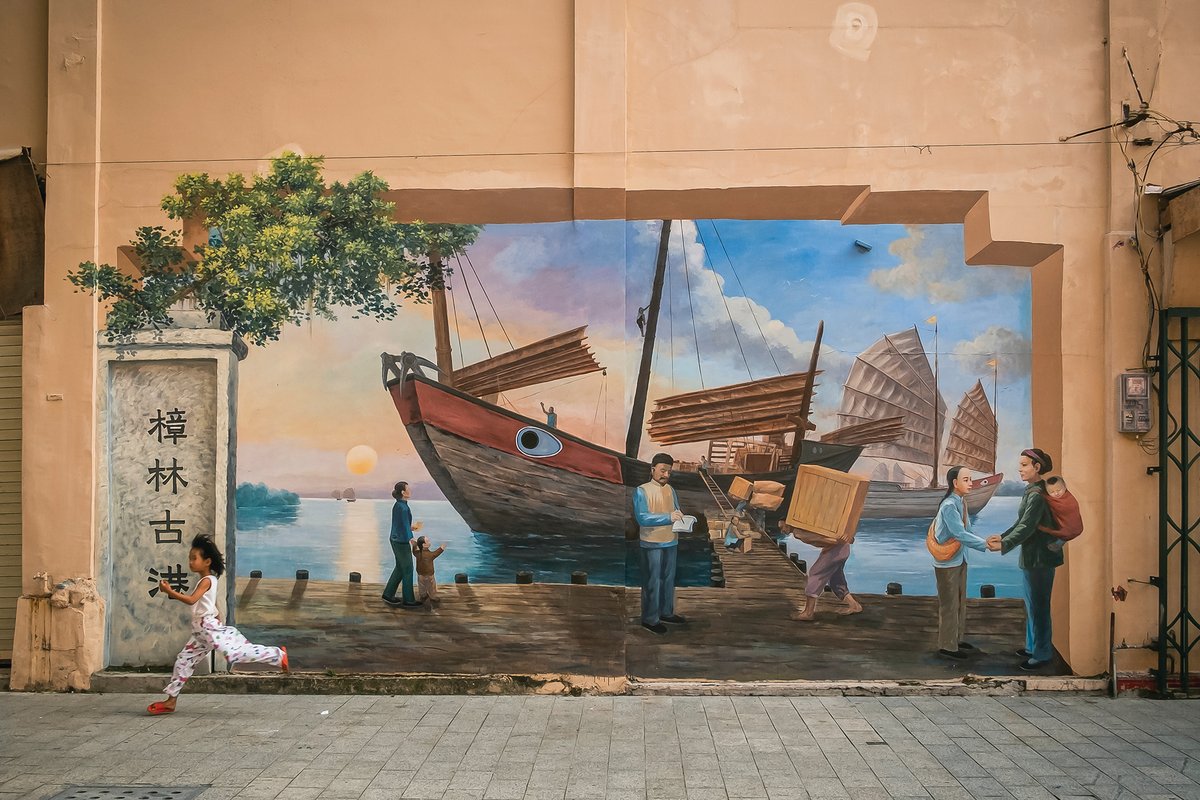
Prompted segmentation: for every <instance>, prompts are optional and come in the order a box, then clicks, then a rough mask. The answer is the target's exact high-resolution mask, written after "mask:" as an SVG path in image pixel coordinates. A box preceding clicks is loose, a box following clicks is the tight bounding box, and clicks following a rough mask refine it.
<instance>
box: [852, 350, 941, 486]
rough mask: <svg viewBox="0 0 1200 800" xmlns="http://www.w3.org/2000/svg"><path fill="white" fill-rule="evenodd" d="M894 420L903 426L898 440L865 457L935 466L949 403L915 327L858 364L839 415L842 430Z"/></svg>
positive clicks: (876, 447) (871, 450) (871, 449)
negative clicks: (939, 434) (936, 435)
mask: <svg viewBox="0 0 1200 800" xmlns="http://www.w3.org/2000/svg"><path fill="white" fill-rule="evenodd" d="M895 416H901V417H903V420H904V422H903V433H902V434H901V435H900V437H899V438H897V439H896V440H895V441H893V442H888V443H881V444H873V445H871V446H870V447H867V448H866V449H864V450H863V455H864V456H872V457H874V458H891V459H895V460H897V461H909V462H912V463H915V464H932V463H933V460H934V448H935V439H934V432H935V431H940V430H941V427H942V425H943V423H944V420H945V418H946V401H945V400H943V399H942V397H941V395H940V394H939V393H938V391H937V387H936V385H935V381H934V376H933V368H932V367H931V366H930V364H929V356H927V355H926V354H925V347H924V345H922V344H921V336H920V334H918V333H917V329H916V328H915V327H913V328H912V329H911V330H907V331H901V332H900V333H893V334H888V335H886V336H884V337H883V338H882V339H880V340H879V341H877V342H876V343H875V344H873V345H871V346H870V347H869V348H867V349H866V350H864V351H863V352H862V354H861V355H859V356H858V358H856V359H855V361H854V366H853V367H851V369H850V376H849V377H848V378H846V385H845V389H844V390H843V392H842V407H841V409H840V410H839V411H838V419H839V425H840V426H847V425H857V424H859V423H862V422H867V421H869V420H879V419H886V418H887V417H895Z"/></svg>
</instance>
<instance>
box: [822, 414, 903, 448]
mask: <svg viewBox="0 0 1200 800" xmlns="http://www.w3.org/2000/svg"><path fill="white" fill-rule="evenodd" d="M903 435H904V417H900V416H896V417H888V418H887V419H873V420H869V421H867V422H858V423H855V424H853V425H843V426H842V427H840V428H836V429H834V430H832V431H830V432H829V433H827V434H825V435H824V436H822V437H821V441H822V442H829V443H831V444H848V445H855V444H861V445H868V444H884V443H886V442H894V441H896V440H897V439H899V438H900V437H901V436H903Z"/></svg>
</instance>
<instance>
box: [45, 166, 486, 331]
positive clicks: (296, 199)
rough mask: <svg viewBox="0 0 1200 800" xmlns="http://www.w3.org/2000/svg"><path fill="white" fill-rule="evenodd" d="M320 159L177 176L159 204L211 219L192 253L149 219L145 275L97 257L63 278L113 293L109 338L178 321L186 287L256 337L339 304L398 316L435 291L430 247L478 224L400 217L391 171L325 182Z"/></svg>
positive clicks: (449, 246)
mask: <svg viewBox="0 0 1200 800" xmlns="http://www.w3.org/2000/svg"><path fill="white" fill-rule="evenodd" d="M322 163H323V159H321V158H320V157H319V156H297V155H295V154H292V153H286V154H284V155H283V156H280V157H279V158H277V159H274V160H273V161H272V162H271V169H270V170H269V172H268V173H267V174H266V175H260V176H254V177H253V178H251V179H249V180H248V179H247V178H246V177H244V176H242V175H240V174H236V173H235V174H231V175H229V176H227V177H225V178H224V179H220V178H210V177H209V176H208V175H206V174H188V175H181V176H180V177H179V178H178V179H177V180H176V182H175V191H174V192H173V193H172V194H170V195H168V196H167V197H165V198H164V199H163V202H162V208H163V210H164V211H166V212H167V215H168V217H170V218H171V219H174V220H190V219H201V220H203V222H204V224H205V225H206V227H207V228H208V231H209V236H208V241H207V243H205V244H202V245H197V246H196V247H195V248H194V256H195V257H194V258H191V257H189V254H188V253H187V252H186V251H185V250H184V248H183V247H182V246H180V237H179V234H178V233H177V232H173V231H167V230H165V229H164V228H162V227H142V228H139V229H138V230H137V232H136V235H135V237H134V239H133V240H132V241H131V242H130V244H131V245H132V247H133V250H134V253H135V254H136V256H137V259H138V262H139V265H140V268H141V272H142V274H141V276H140V277H138V278H135V277H133V276H131V275H127V274H125V273H123V272H121V271H120V270H119V269H117V268H115V267H112V266H110V265H108V264H101V265H96V264H94V263H93V262H90V261H89V262H84V263H82V264H80V265H79V269H78V270H76V271H75V272H72V273H69V274H68V276H67V278H68V280H70V281H71V283H73V284H74V285H75V286H77V287H79V289H80V290H82V291H86V292H89V293H91V294H92V295H94V296H96V297H97V298H99V299H101V300H104V301H111V302H112V308H111V310H110V311H109V314H108V319H107V325H106V330H107V335H108V338H109V339H110V340H112V339H117V338H121V337H125V336H128V335H130V334H132V333H133V332H135V331H137V330H140V329H143V328H147V327H151V328H160V327H164V326H167V325H170V324H171V323H172V320H171V316H170V309H171V307H172V306H173V305H175V304H176V303H177V302H179V301H180V300H181V299H183V298H186V297H191V298H194V299H195V302H196V305H197V307H198V308H199V309H201V310H203V311H204V312H206V313H207V314H208V317H209V319H210V320H220V321H221V323H222V324H223V325H224V326H226V327H227V328H229V329H230V330H232V331H234V332H236V333H238V334H239V335H241V336H242V337H243V338H245V339H246V340H247V341H249V342H252V343H254V344H260V345H261V344H265V343H267V342H269V341H274V340H276V339H278V338H279V335H280V332H281V331H282V329H283V327H284V325H287V324H299V323H301V322H303V321H305V320H308V319H311V318H312V317H314V316H317V317H323V318H326V319H335V318H336V317H335V315H334V312H335V310H337V309H339V308H342V309H348V310H350V311H351V312H352V313H353V314H355V315H358V316H368V317H372V318H375V319H392V318H394V317H395V315H396V313H397V310H398V308H399V304H400V302H402V301H404V300H409V301H411V302H416V303H423V302H428V300H429V291H430V289H431V288H433V287H432V286H431V282H432V281H435V280H438V279H439V278H440V275H439V276H436V277H431V270H430V259H429V254H430V253H431V252H434V253H438V254H440V255H441V257H442V258H445V257H446V256H447V255H454V254H457V253H461V252H463V251H464V250H465V249H466V248H467V247H468V246H469V245H471V244H472V243H473V242H474V241H475V239H476V238H477V237H478V235H479V232H480V230H481V228H480V226H477V225H437V224H427V223H420V222H414V223H399V222H396V221H395V220H394V219H393V218H392V211H393V206H392V204H391V203H388V202H386V201H385V200H384V199H383V197H382V195H383V192H385V191H387V188H388V186H387V184H386V183H385V182H384V181H382V180H380V179H379V178H377V177H375V176H374V175H372V174H371V173H370V172H364V173H362V174H361V175H358V176H357V177H355V178H353V179H352V180H350V181H348V182H347V183H341V182H335V183H333V184H332V185H326V184H325V181H324V179H323V177H322V174H321V171H322ZM442 269H445V268H444V267H443V268H442Z"/></svg>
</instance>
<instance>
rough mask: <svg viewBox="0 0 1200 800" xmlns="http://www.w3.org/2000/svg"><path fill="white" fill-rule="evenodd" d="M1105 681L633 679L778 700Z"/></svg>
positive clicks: (1086, 689) (683, 690)
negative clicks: (771, 697)
mask: <svg viewBox="0 0 1200 800" xmlns="http://www.w3.org/2000/svg"><path fill="white" fill-rule="evenodd" d="M1107 690H1108V681H1107V680H1105V679H1103V678H1072V677H1067V678H1040V677H1039V678H1027V677H1023V676H1014V677H991V676H989V677H982V676H976V675H968V676H967V677H965V678H962V679H960V680H945V681H936V680H929V681H742V682H739V681H706V680H674V681H658V680H638V679H631V680H630V683H629V693H630V694H633V695H718V696H720V695H726V696H756V695H762V696H776V697H821V696H824V697H837V696H841V697H915V696H943V697H945V696H999V697H1011V696H1016V695H1023V694H1030V693H1034V692H1061V693H1067V694H1104V693H1105V692H1106V691H1107Z"/></svg>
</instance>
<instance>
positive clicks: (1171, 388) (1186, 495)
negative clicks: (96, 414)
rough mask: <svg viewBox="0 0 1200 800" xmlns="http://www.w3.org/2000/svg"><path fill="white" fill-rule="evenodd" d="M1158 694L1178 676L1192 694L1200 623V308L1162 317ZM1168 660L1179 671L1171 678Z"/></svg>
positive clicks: (1183, 689)
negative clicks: (1196, 586) (1197, 606)
mask: <svg viewBox="0 0 1200 800" xmlns="http://www.w3.org/2000/svg"><path fill="white" fill-rule="evenodd" d="M1158 358H1159V361H1158V378H1159V386H1158V390H1159V391H1158V441H1159V461H1158V487H1159V488H1158V506H1159V523H1158V536H1159V556H1158V558H1159V562H1158V563H1159V567H1158V576H1157V578H1158V580H1157V583H1158V670H1157V673H1156V675H1155V678H1156V680H1157V683H1158V691H1159V693H1160V694H1163V695H1165V694H1166V693H1167V691H1168V689H1169V688H1170V687H1169V681H1170V676H1171V674H1172V673H1175V674H1178V676H1179V689H1180V691H1181V692H1183V693H1185V694H1187V693H1189V692H1190V691H1191V690H1192V689H1193V688H1200V687H1194V686H1193V685H1191V684H1194V683H1195V681H1190V656H1191V653H1192V650H1193V649H1196V646H1197V644H1200V623H1197V620H1196V616H1195V614H1193V612H1192V609H1191V607H1190V605H1189V599H1190V598H1189V596H1188V589H1189V582H1190V581H1194V580H1195V578H1196V576H1197V573H1196V571H1195V570H1196V567H1200V562H1196V561H1195V559H1196V557H1197V554H1200V464H1197V460H1198V459H1200V436H1198V435H1197V434H1198V432H1200V308H1169V309H1165V310H1164V311H1162V312H1161V313H1160V315H1159V349H1158ZM1168 661H1169V662H1171V667H1172V669H1171V670H1170V672H1168Z"/></svg>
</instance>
